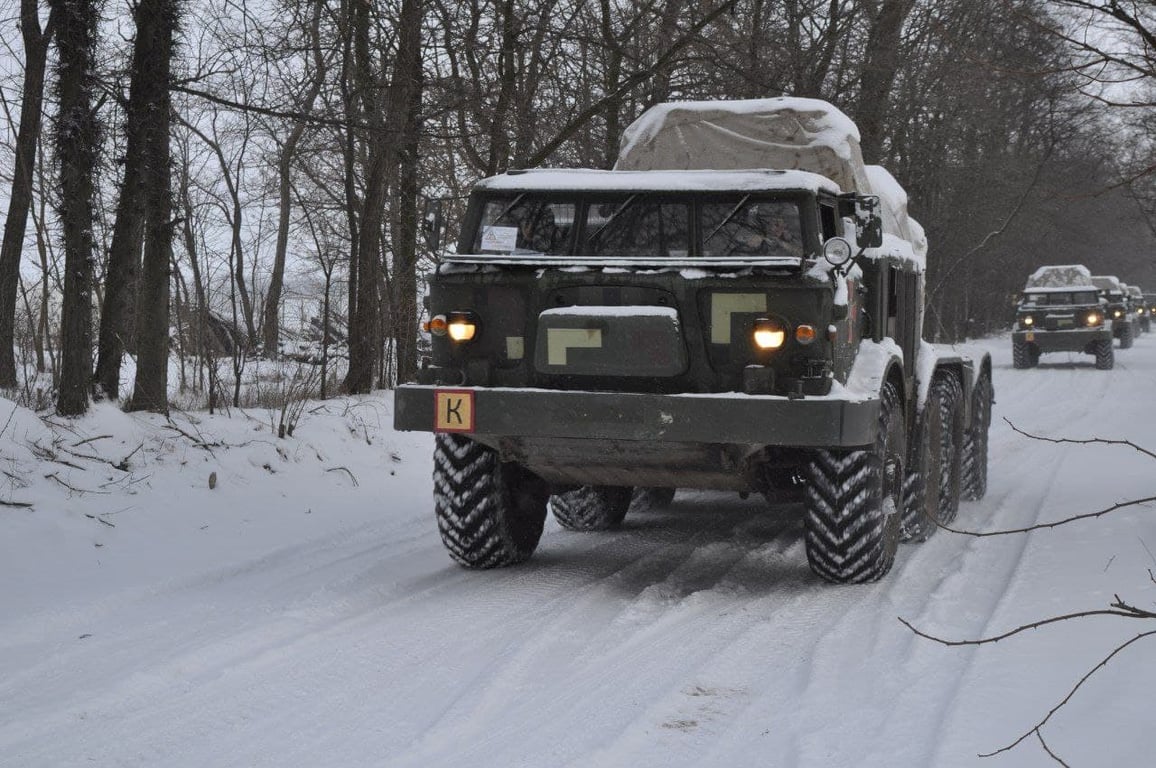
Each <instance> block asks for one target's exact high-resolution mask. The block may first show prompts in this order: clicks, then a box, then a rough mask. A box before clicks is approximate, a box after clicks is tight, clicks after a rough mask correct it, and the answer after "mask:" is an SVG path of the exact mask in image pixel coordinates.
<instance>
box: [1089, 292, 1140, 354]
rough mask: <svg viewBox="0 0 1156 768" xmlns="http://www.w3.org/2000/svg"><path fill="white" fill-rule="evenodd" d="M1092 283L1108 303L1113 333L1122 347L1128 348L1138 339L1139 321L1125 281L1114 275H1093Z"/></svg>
mask: <svg viewBox="0 0 1156 768" xmlns="http://www.w3.org/2000/svg"><path fill="white" fill-rule="evenodd" d="M1092 283H1093V284H1094V285H1095V286H1096V289H1097V290H1098V291H1099V292H1100V298H1102V299H1103V300H1104V301H1105V303H1106V304H1107V312H1108V317H1110V318H1111V320H1112V335H1113V336H1115V337H1116V338H1117V339H1119V340H1120V349H1128V348H1129V347H1131V346H1132V342H1133V341H1134V340H1135V339H1136V335H1137V332H1138V323H1137V320H1136V313H1135V311H1134V310H1133V309H1132V305H1131V301H1130V300H1129V298H1128V294H1127V292H1126V291H1125V290H1124V285H1123V283H1121V282H1120V279H1119V278H1118V277H1116V276H1114V275H1093V276H1092Z"/></svg>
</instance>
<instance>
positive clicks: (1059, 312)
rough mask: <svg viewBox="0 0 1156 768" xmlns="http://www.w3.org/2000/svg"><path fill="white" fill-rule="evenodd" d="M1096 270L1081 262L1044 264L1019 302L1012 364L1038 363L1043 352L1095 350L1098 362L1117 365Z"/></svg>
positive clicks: (1106, 367) (1028, 365)
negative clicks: (1097, 285)
mask: <svg viewBox="0 0 1156 768" xmlns="http://www.w3.org/2000/svg"><path fill="white" fill-rule="evenodd" d="M1092 280H1093V278H1092V273H1091V272H1089V271H1088V268H1087V267H1085V266H1084V265H1082V264H1066V265H1058V266H1047V267H1040V268H1039V269H1037V270H1036V271H1035V272H1033V273H1032V274H1031V276H1029V277H1028V280H1027V283H1026V284H1025V285H1024V290H1023V293H1021V294H1020V298H1019V302H1018V303H1017V305H1016V321H1015V329H1014V330H1013V331H1012V367H1013V368H1034V367H1035V366H1036V365H1037V364H1039V361H1040V355H1041V354H1042V353H1044V352H1083V353H1085V354H1089V355H1094V356H1095V358H1096V367H1097V368H1099V369H1101V370H1109V369H1111V368H1112V366H1113V365H1115V352H1114V351H1113V350H1112V338H1113V326H1114V321H1113V320H1112V318H1111V316H1110V312H1109V309H1108V304H1107V302H1106V301H1105V300H1103V299H1101V298H1100V289H1099V288H1097V287H1096V285H1095V284H1094V283H1093V282H1092Z"/></svg>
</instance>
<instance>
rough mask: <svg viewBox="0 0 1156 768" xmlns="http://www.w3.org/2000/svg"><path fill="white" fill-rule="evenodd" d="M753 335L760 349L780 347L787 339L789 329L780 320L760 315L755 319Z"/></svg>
mask: <svg viewBox="0 0 1156 768" xmlns="http://www.w3.org/2000/svg"><path fill="white" fill-rule="evenodd" d="M753 336H754V340H755V346H756V347H758V348H759V349H778V348H779V347H781V346H783V342H785V341H786V340H787V329H786V328H784V327H783V324H782V323H780V322H779V321H778V320H771V319H769V318H766V317H760V318H759V319H758V320H756V321H755V327H754V332H753Z"/></svg>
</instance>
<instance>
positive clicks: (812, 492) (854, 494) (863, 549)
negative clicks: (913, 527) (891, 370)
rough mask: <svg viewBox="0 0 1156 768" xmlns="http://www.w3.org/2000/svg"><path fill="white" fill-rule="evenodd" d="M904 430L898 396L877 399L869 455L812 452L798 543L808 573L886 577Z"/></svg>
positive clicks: (839, 578)
mask: <svg viewBox="0 0 1156 768" xmlns="http://www.w3.org/2000/svg"><path fill="white" fill-rule="evenodd" d="M905 458H906V430H905V428H904V423H903V407H902V404H901V403H900V399H899V393H898V391H897V390H896V389H895V387H894V386H893V385H892V384H891V383H887V384H884V385H883V390H882V391H881V392H880V408H879V431H878V434H877V435H876V438H875V444H874V445H873V446H872V447H871V448H867V449H861V450H853V451H829V450H822V449H820V450H816V451H815V452H814V454H813V456H812V458H811V460H810V461H809V462H808V464H807V465H806V467H805V471H804V473H805V476H806V481H807V482H806V488H805V492H804V507H805V511H806V516H805V518H804V543H805V545H806V548H807V561H808V562H809V563H810V565H811V570H813V571H814V572H815V573H816V574H818V575H819V576H820V577H821V578H823V579H825V580H827V581H830V582H834V583H836V584H850V583H862V582H868V581H877V580H878V579H880V578H882V577H883V576H884V575H886V573H887V572H888V571H890V570H891V566H892V564H893V563H894V562H895V549H896V547H897V546H898V543H899V524H900V517H901V515H902V510H903V464H904V460H905Z"/></svg>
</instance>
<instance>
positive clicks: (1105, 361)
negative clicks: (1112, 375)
mask: <svg viewBox="0 0 1156 768" xmlns="http://www.w3.org/2000/svg"><path fill="white" fill-rule="evenodd" d="M1093 351H1094V352H1095V354H1096V367H1097V368H1099V369H1100V370H1101V371H1110V370H1112V368H1113V366H1115V365H1116V352H1115V350H1114V349H1112V340H1111V339H1100V340H1099V341H1097V342H1096V343H1095V349H1094V350H1093Z"/></svg>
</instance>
